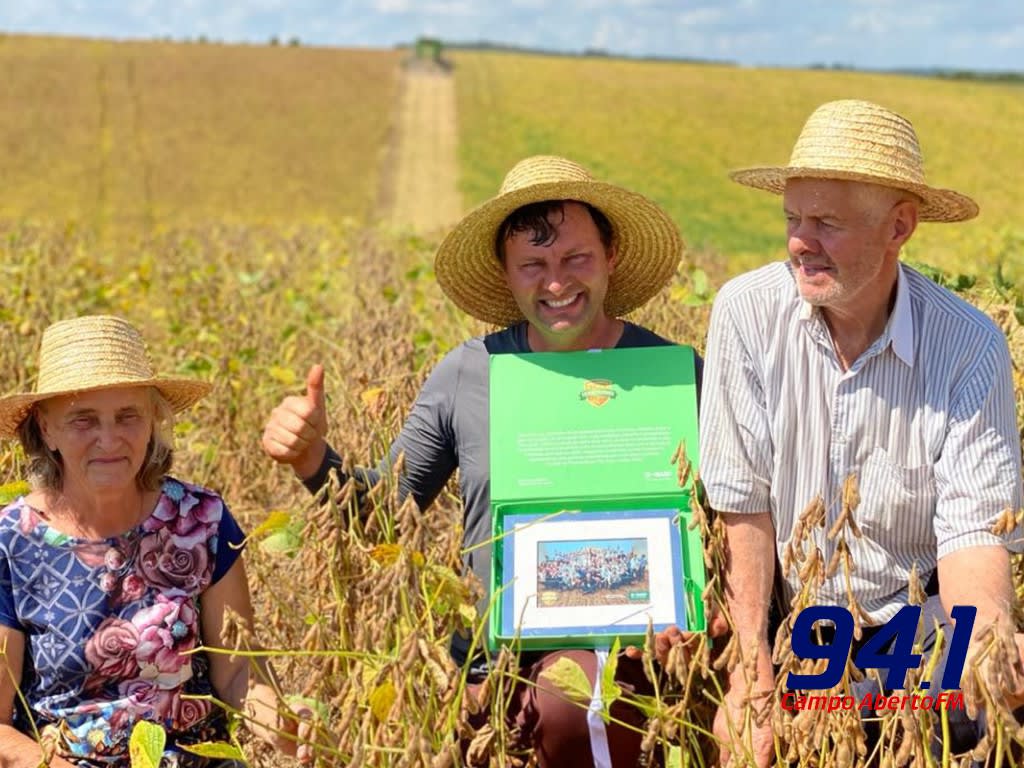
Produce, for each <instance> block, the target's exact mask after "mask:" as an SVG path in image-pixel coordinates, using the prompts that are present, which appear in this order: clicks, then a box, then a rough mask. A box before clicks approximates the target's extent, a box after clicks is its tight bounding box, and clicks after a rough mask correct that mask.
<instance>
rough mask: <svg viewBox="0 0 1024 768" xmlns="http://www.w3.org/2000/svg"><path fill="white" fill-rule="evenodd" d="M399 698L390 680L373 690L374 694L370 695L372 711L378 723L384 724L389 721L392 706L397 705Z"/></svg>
mask: <svg viewBox="0 0 1024 768" xmlns="http://www.w3.org/2000/svg"><path fill="white" fill-rule="evenodd" d="M397 696H398V692H397V691H396V690H395V686H394V684H393V683H392V682H391V681H390V680H385V681H384V682H383V683H381V684H380V685H378V686H377V687H376V688H374V689H373V693H371V694H370V711H371V712H373V716H374V717H376V718H377V720H378V721H380V722H382V723H383V722H384V721H386V720H387V719H388V715H389V714H390V713H391V705H392V704H394V703H395V698H396V697H397Z"/></svg>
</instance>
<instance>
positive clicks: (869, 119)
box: [729, 100, 978, 221]
mask: <svg viewBox="0 0 1024 768" xmlns="http://www.w3.org/2000/svg"><path fill="white" fill-rule="evenodd" d="M729 177H730V178H731V179H732V180H733V181H738V182H739V183H740V184H745V185H747V186H748V187H756V188H757V189H765V190H768V191H769V192H774V193H776V194H782V192H783V190H784V189H785V186H786V179H795V178H810V179H845V180H849V181H865V182H869V183H871V184H880V185H882V186H885V187H895V188H896V189H905V190H908V191H910V192H913V193H914V194H915V195H917V196H918V197H920V198H921V200H922V201H923V203H922V205H921V209H920V211H919V212H918V218H919V219H920V220H921V221H965V220H966V219H973V218H974V217H975V216H977V215H978V204H977V203H976V202H974V201H973V200H972V199H971V198H969V197H967V196H966V195H961V194H960V193H959V192H954V191H952V190H949V189H937V188H935V187H931V186H928V184H927V182H925V180H924V164H923V161H922V159H921V146H920V144H919V143H918V141H917V134H916V133H915V132H914V126H912V125H911V124H910V121H909V120H907V119H906V118H905V117H902V116H900V115H897V114H896V113H895V112H890V111H889V110H888V109H885V108H884V107H880V106H878V105H877V104H872V103H871V102H868V101H854V100H845V101H831V102H829V103H827V104H823V105H821V106H820V107H818V108H817V109H816V110H814V113H813V114H812V115H811V116H810V117H809V118H808V119H807V122H806V123H805V124H804V128H803V130H802V131H801V132H800V137H799V138H798V139H797V140H796V146H794V147H793V155H792V156H791V157H790V159H789V165H788V166H786V167H783V168H779V167H768V168H744V169H742V170H738V171H733V172H732V173H730V174H729Z"/></svg>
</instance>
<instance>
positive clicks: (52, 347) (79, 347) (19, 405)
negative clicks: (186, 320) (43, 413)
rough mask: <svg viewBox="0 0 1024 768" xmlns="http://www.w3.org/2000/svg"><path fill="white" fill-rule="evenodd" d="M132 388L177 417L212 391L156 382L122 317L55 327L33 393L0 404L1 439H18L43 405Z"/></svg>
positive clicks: (188, 382) (198, 384)
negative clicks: (152, 395) (158, 397)
mask: <svg viewBox="0 0 1024 768" xmlns="http://www.w3.org/2000/svg"><path fill="white" fill-rule="evenodd" d="M133 386H152V387H156V388H157V389H158V390H159V391H160V394H162V395H163V396H164V398H165V399H166V400H167V402H168V404H169V405H170V406H171V409H172V410H173V411H174V412H175V413H178V412H179V411H183V410H185V409H186V408H188V407H189V406H190V405H192V404H193V403H195V402H196V401H197V400H199V399H200V398H201V397H203V395H205V394H206V393H207V392H209V391H210V384H208V383H207V382H204V381H196V380H194V379H169V378H164V377H160V376H156V375H155V374H154V373H153V368H152V366H151V365H150V362H149V356H148V355H147V354H146V345H145V343H144V342H143V340H142V336H141V335H140V334H139V332H138V331H137V330H135V328H134V327H133V326H132V325H130V324H129V323H128V322H126V321H124V320H122V319H121V318H119V317H111V316H109V315H93V316H86V317H76V318H74V319H72V320H63V321H61V322H59V323H54V324H53V325H51V326H50V327H49V328H47V329H46V330H45V331H43V339H42V343H41V345H40V348H39V376H38V378H37V379H36V389H35V392H31V393H19V394H14V395H8V396H7V397H3V398H0V438H3V437H14V435H15V434H16V432H17V429H18V425H19V424H21V422H22V421H23V420H24V418H25V416H27V415H28V412H29V411H30V410H31V408H32V406H33V405H34V404H35V403H37V402H39V401H40V400H46V399H48V398H51V397H57V396H59V395H69V394H73V393H75V392H86V391H91V390H96V389H112V388H113V387H133Z"/></svg>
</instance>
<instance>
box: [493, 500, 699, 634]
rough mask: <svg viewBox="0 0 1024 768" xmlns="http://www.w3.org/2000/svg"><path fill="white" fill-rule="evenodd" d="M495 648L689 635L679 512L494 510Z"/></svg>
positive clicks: (667, 509)
mask: <svg viewBox="0 0 1024 768" xmlns="http://www.w3.org/2000/svg"><path fill="white" fill-rule="evenodd" d="M498 515H499V525H500V526H501V528H502V532H501V539H500V542H499V543H498V545H497V547H496V550H497V557H496V558H495V561H494V571H495V581H496V584H495V596H496V597H495V610H494V614H493V621H492V644H502V643H516V644H518V645H520V646H521V647H523V648H549V647H550V648H565V647H600V646H602V645H610V644H611V642H612V640H613V639H614V638H616V637H617V638H619V640H620V642H622V643H626V642H634V643H635V642H642V640H643V637H644V635H645V633H646V632H647V628H648V626H649V625H651V626H653V628H654V629H655V631H657V630H659V629H663V628H665V627H667V626H669V625H671V624H675V625H677V626H679V627H680V628H686V627H687V626H689V624H690V622H689V621H688V614H690V613H691V612H692V611H693V606H692V605H691V603H692V600H691V598H690V596H689V595H688V589H687V587H688V584H689V580H688V578H687V575H686V571H687V569H686V567H685V565H686V564H685V558H684V556H683V552H684V534H685V521H686V520H688V519H689V518H688V516H686V515H684V514H683V511H682V510H679V509H676V508H671V507H664V508H651V509H606V510H593V511H583V510H561V511H556V512H552V511H551V510H550V508H548V509H543V508H536V509H530V510H523V509H521V508H512V509H499V510H498Z"/></svg>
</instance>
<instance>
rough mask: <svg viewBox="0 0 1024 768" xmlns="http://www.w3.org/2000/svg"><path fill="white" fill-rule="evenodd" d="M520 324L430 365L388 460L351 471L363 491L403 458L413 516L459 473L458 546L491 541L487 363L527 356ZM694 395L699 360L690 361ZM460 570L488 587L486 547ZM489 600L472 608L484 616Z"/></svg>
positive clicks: (632, 332) (319, 481) (629, 338)
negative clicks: (364, 484) (460, 527)
mask: <svg viewBox="0 0 1024 768" xmlns="http://www.w3.org/2000/svg"><path fill="white" fill-rule="evenodd" d="M526 331H527V324H526V323H525V322H523V323H520V324H518V325H514V326H511V327H509V328H506V329H505V330H502V331H498V332H496V333H492V334H489V335H487V336H483V337H476V338H473V339H470V340H469V341H466V342H464V343H462V344H460V345H459V346H458V347H456V348H455V349H453V350H452V351H451V352H449V353H448V354H447V355H445V357H444V359H442V360H441V362H440V363H438V365H437V367H436V368H435V369H434V370H433V372H431V374H430V376H429V377H428V378H427V380H426V382H425V383H424V385H423V389H422V390H420V394H419V397H417V398H416V403H415V404H414V405H413V407H412V411H411V412H410V413H409V416H408V418H407V419H406V421H405V424H404V425H403V427H402V431H401V433H400V434H399V435H398V438H397V439H396V440H395V442H394V443H393V444H392V446H391V450H390V452H389V456H388V458H387V459H385V460H384V461H382V462H381V463H380V464H379V465H378V466H377V468H376V469H375V470H359V472H360V473H361V474H363V475H364V476H365V479H366V481H367V483H368V484H369V485H372V484H373V483H375V482H376V481H377V478H378V477H379V473H380V472H386V471H387V469H388V467H389V466H390V464H391V463H392V462H394V461H395V459H397V457H398V455H399V454H400V453H404V454H405V471H404V473H403V475H402V476H401V477H400V478H399V494H400V496H401V497H402V498H404V497H405V495H406V494H409V493H411V494H412V495H413V498H414V499H415V500H416V503H417V504H418V505H419V507H420V508H421V509H425V508H426V507H427V506H429V505H430V503H431V502H433V501H434V499H435V498H436V497H437V495H438V494H439V493H440V492H441V489H442V488H444V486H445V483H447V482H448V479H449V478H450V477H451V474H452V472H454V471H455V469H456V468H458V470H459V491H460V494H461V497H462V503H463V547H464V548H467V549H470V548H472V547H474V545H477V544H480V543H481V542H484V541H487V540H488V539H490V538H491V509H490V505H491V494H490V424H489V385H488V370H489V356H490V355H494V354H508V353H524V352H531V351H532V350H531V349H530V345H529V342H528V341H527V333H526ZM671 343H672V342H670V341H668V340H667V339H664V338H662V337H661V336H658V335H657V334H656V333H654V332H652V331H649V330H647V329H646V328H642V327H640V326H638V325H635V324H633V323H630V322H626V323H625V328H624V330H623V333H622V336H621V338H620V339H619V342H618V344H617V345H616V346H617V347H619V348H626V347H658V346H665V345H669V344H671ZM696 363H697V371H696V374H697V382H698V391H699V386H700V381H701V373H702V361H701V359H700V358H699V357H698V358H697V361H696ZM341 464H342V461H341V458H340V457H339V456H338V454H337V453H335V451H334V450H333V449H330V448H329V449H328V451H327V455H326V456H325V457H324V461H323V463H322V464H321V466H320V469H319V470H318V471H317V473H316V474H315V475H313V477H311V478H309V479H307V480H306V481H305V485H306V487H307V488H308V489H309V491H310V492H312V493H316V492H317V491H319V490H320V488H322V487H323V485H324V484H325V483H326V482H327V478H328V476H329V474H330V472H331V471H334V472H336V473H337V474H338V479H339V480H341V481H344V480H345V479H346V477H345V475H344V474H343V473H342V470H341ZM463 559H464V565H465V566H466V567H468V568H472V569H473V572H474V573H475V574H476V575H477V577H478V578H479V579H480V580H481V581H482V582H483V583H484V584H485V585H487V586H488V587H489V586H490V578H491V575H490V570H491V553H490V549H489V548H488V547H479V548H477V549H472V551H470V552H467V553H466V555H465V556H464V558H463ZM488 601H489V595H485V597H484V598H483V599H482V600H481V603H480V604H479V605H478V606H477V607H478V609H479V610H481V611H483V610H486V607H487V604H488ZM452 651H453V655H454V656H455V658H456V660H457V661H459V662H460V663H461V662H462V661H463V660H464V658H465V646H464V645H463V643H461V642H460V639H459V638H456V639H455V641H454V643H453V648H452Z"/></svg>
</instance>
